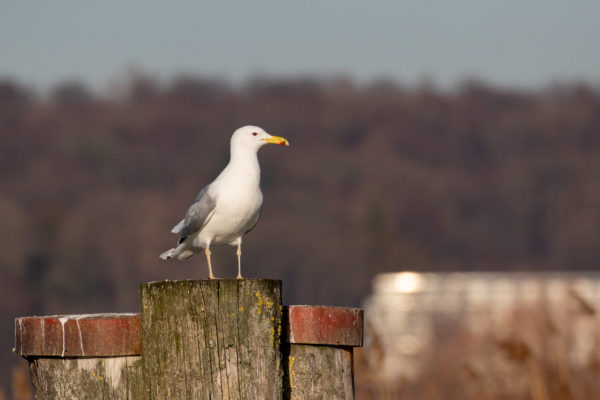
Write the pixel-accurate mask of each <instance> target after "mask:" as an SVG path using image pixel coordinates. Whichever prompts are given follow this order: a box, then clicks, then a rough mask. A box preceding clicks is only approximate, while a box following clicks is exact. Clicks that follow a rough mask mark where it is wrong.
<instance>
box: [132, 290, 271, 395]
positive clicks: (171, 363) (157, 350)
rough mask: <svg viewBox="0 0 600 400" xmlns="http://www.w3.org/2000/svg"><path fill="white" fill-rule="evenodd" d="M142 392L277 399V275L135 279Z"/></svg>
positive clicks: (149, 393) (148, 393) (150, 393)
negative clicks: (140, 281)
mask: <svg viewBox="0 0 600 400" xmlns="http://www.w3.org/2000/svg"><path fill="white" fill-rule="evenodd" d="M141 305H142V313H141V314H142V351H143V355H144V356H143V357H142V374H143V380H144V385H145V392H146V393H145V398H147V399H161V400H162V399H181V398H185V399H208V398H211V399H232V400H233V399H274V400H277V399H281V397H282V377H281V375H282V374H281V365H280V360H281V355H280V336H281V316H282V306H281V281H279V280H266V279H244V280H204V281H193V280H188V281H164V282H151V283H146V284H143V285H142V286H141Z"/></svg>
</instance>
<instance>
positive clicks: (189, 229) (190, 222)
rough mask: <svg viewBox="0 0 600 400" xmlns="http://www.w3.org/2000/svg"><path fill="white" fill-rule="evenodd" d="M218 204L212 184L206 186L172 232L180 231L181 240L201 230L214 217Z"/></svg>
mask: <svg viewBox="0 0 600 400" xmlns="http://www.w3.org/2000/svg"><path fill="white" fill-rule="evenodd" d="M216 204H217V201H216V199H215V197H214V196H213V195H212V194H211V191H210V185H209V186H206V187H205V188H204V189H202V190H201V191H200V193H198V196H196V198H195V199H194V202H193V203H192V205H191V206H190V208H189V209H188V211H187V214H186V215H185V218H184V219H182V220H181V221H180V222H179V223H178V224H177V225H175V226H174V227H173V229H172V230H171V232H173V233H179V234H180V236H181V239H180V242H181V241H182V240H183V239H185V237H186V236H188V235H189V234H192V233H194V232H197V231H199V230H201V229H202V228H203V227H204V225H206V223H207V222H208V220H209V219H210V217H212V215H213V212H214V211H215V206H216Z"/></svg>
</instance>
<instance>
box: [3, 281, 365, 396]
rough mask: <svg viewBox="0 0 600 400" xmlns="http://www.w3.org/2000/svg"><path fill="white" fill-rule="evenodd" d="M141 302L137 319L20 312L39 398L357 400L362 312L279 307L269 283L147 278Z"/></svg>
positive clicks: (276, 288) (19, 345) (24, 349)
mask: <svg viewBox="0 0 600 400" xmlns="http://www.w3.org/2000/svg"><path fill="white" fill-rule="evenodd" d="M141 300H142V314H141V317H140V315H139V314H92V315H71V316H51V317H21V318H17V319H16V320H15V349H14V351H15V353H16V354H18V355H21V356H23V357H25V358H27V359H28V360H29V364H30V370H31V380H32V383H33V385H34V387H35V389H36V398H37V399H85V398H91V399H96V398H102V399H107V400H121V399H127V400H132V399H133V400H135V399H143V400H146V399H268V400H271V399H276V400H277V399H282V398H283V399H328V400H329V399H332V400H337V399H344V400H348V399H353V398H354V393H353V389H354V388H353V386H354V380H353V371H352V361H353V360H352V348H353V347H355V346H360V345H362V329H363V312H362V310H358V309H353V308H338V307H319V306H289V307H285V308H284V309H283V312H282V307H281V282H280V281H271V280H218V281H217V280H215V281H178V282H172V281H166V282H154V283H147V284H144V285H142V287H141ZM282 314H283V315H282ZM280 336H281V339H280Z"/></svg>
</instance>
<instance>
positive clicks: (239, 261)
mask: <svg viewBox="0 0 600 400" xmlns="http://www.w3.org/2000/svg"><path fill="white" fill-rule="evenodd" d="M235 254H237V258H238V274H237V276H236V279H243V278H242V240H241V239H239V240H238V248H237V251H236V252H235Z"/></svg>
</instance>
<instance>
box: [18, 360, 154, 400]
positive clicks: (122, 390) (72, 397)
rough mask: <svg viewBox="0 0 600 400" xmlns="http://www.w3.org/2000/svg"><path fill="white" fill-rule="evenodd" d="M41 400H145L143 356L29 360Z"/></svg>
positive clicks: (36, 391) (33, 380)
mask: <svg viewBox="0 0 600 400" xmlns="http://www.w3.org/2000/svg"><path fill="white" fill-rule="evenodd" d="M29 368H30V375H31V383H32V384H33V386H34V387H35V398H36V399H38V400H81V399H111V400H129V399H142V398H143V397H142V394H141V391H140V389H141V383H142V382H141V373H142V371H141V361H140V357H139V356H127V357H105V358H94V357H85V358H59V357H43V358H29Z"/></svg>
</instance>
